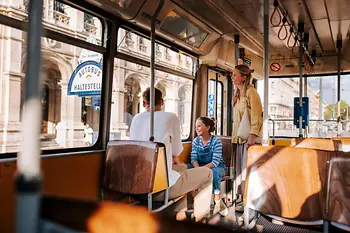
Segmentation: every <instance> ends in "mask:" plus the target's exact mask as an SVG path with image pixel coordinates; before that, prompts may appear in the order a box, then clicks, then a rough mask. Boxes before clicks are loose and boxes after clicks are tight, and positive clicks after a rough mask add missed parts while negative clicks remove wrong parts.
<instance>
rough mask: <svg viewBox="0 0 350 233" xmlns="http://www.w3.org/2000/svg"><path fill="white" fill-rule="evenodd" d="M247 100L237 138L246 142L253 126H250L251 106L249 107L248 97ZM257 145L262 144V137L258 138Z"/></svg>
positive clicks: (256, 139)
mask: <svg viewBox="0 0 350 233" xmlns="http://www.w3.org/2000/svg"><path fill="white" fill-rule="evenodd" d="M245 99H246V105H245V110H244V113H243V116H242V120H241V122H240V123H239V127H238V130H237V137H239V138H240V139H242V140H244V141H247V140H248V137H249V135H250V126H251V125H250V112H249V109H250V106H249V105H248V99H247V98H246V97H245ZM260 134H261V131H260ZM255 143H258V144H260V143H261V137H260V135H259V136H258V135H257V136H256V138H255Z"/></svg>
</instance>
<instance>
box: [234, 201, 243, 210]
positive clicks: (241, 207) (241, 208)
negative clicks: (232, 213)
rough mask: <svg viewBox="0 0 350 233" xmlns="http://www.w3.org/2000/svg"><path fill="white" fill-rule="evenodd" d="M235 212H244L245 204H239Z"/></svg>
mask: <svg viewBox="0 0 350 233" xmlns="http://www.w3.org/2000/svg"><path fill="white" fill-rule="evenodd" d="M235 210H236V211H237V212H243V211H244V206H243V202H241V203H239V204H238V205H237V206H236V207H235Z"/></svg>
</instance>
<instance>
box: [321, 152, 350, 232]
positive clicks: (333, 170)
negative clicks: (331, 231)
mask: <svg viewBox="0 0 350 233" xmlns="http://www.w3.org/2000/svg"><path fill="white" fill-rule="evenodd" d="M327 187H328V189H327V206H326V208H327V210H328V214H327V218H326V220H329V221H332V222H336V223H340V224H344V225H347V226H350V153H349V152H332V153H331V158H330V163H329V170H328V184H327Z"/></svg>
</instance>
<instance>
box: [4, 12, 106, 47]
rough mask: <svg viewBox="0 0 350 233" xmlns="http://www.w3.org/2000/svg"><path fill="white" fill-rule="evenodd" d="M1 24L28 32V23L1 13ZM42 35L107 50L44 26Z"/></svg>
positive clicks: (79, 45) (72, 43)
mask: <svg viewBox="0 0 350 233" xmlns="http://www.w3.org/2000/svg"><path fill="white" fill-rule="evenodd" d="M0 24H3V25H5V26H9V27H12V28H16V29H18V30H22V31H25V32H27V31H28V23H27V22H23V21H20V20H18V19H14V18H11V17H8V16H5V15H2V14H0ZM42 36H44V37H47V38H50V39H53V40H57V41H60V42H63V43H67V44H70V45H74V46H78V47H81V48H84V49H88V50H91V51H94V52H98V53H104V52H105V51H106V48H104V47H102V46H100V45H95V44H91V43H89V42H86V41H83V40H80V39H77V38H74V37H71V36H68V35H65V34H62V33H59V32H56V31H53V30H51V29H47V28H43V29H42Z"/></svg>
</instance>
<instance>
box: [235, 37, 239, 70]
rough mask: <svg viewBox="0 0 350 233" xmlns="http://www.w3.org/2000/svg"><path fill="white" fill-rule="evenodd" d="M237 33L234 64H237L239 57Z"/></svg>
mask: <svg viewBox="0 0 350 233" xmlns="http://www.w3.org/2000/svg"><path fill="white" fill-rule="evenodd" d="M238 45H239V34H235V53H236V56H235V66H237V65H238V58H239V46H238Z"/></svg>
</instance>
